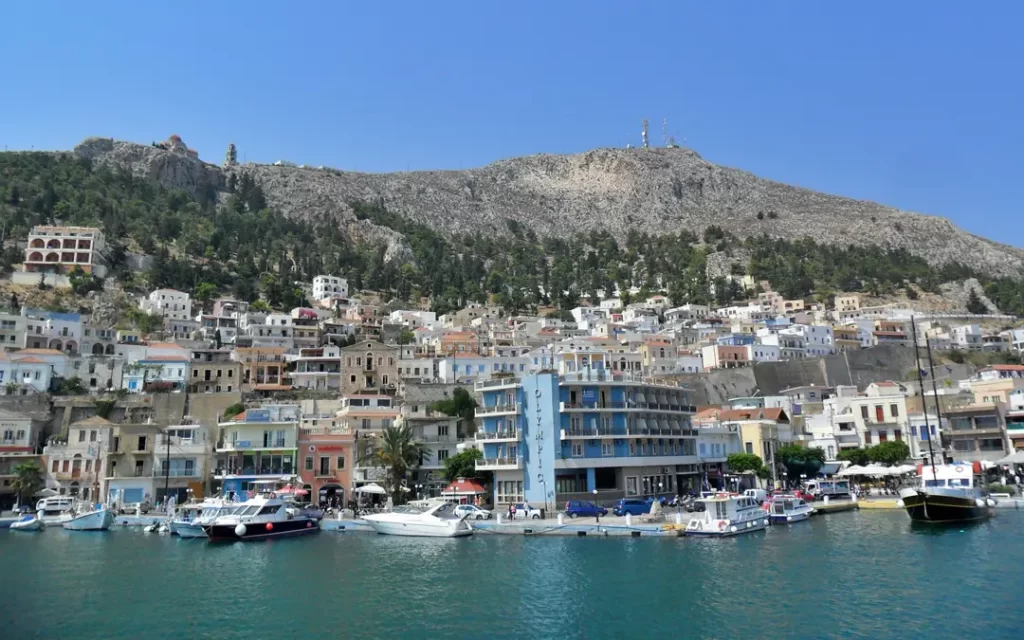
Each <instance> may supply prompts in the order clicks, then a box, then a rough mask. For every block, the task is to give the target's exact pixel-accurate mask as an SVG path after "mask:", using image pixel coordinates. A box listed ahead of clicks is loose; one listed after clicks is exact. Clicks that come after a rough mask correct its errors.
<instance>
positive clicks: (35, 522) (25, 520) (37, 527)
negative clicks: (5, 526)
mask: <svg viewBox="0 0 1024 640" xmlns="http://www.w3.org/2000/svg"><path fill="white" fill-rule="evenodd" d="M45 528H46V525H45V524H43V521H42V520H40V519H39V516H34V515H32V514H28V515H26V516H24V517H22V519H21V520H18V521H17V522H12V523H11V531H42V530H43V529H45Z"/></svg>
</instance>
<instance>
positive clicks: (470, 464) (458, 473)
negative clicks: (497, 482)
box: [444, 449, 484, 482]
mask: <svg viewBox="0 0 1024 640" xmlns="http://www.w3.org/2000/svg"><path fill="white" fill-rule="evenodd" d="M483 457H484V454H483V452H482V451H480V450H479V449H466V450H465V451H463V452H461V453H457V454H455V455H454V456H449V457H448V458H447V459H446V460H445V461H444V479H445V480H447V481H449V482H453V481H455V480H456V479H457V478H479V477H481V474H482V472H478V471H477V470H476V461H477V460H480V459H481V458H483Z"/></svg>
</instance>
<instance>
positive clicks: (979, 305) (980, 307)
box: [967, 289, 988, 313]
mask: <svg viewBox="0 0 1024 640" xmlns="http://www.w3.org/2000/svg"><path fill="white" fill-rule="evenodd" d="M967 312H968V313H988V307H986V306H985V303H984V302H982V301H981V298H980V297H978V292H977V291H975V290H974V289H971V292H970V294H968V296H967Z"/></svg>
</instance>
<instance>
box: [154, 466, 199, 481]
mask: <svg viewBox="0 0 1024 640" xmlns="http://www.w3.org/2000/svg"><path fill="white" fill-rule="evenodd" d="M199 475H200V473H199V469H198V468H197V467H193V468H191V469H187V468H186V469H171V471H170V473H168V472H167V470H165V469H159V470H154V471H153V477H154V478H165V477H168V478H198V477H199Z"/></svg>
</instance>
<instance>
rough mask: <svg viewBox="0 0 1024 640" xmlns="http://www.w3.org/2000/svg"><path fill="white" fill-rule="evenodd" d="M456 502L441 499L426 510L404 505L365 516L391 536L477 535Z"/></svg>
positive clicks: (380, 530) (374, 526)
mask: <svg viewBox="0 0 1024 640" xmlns="http://www.w3.org/2000/svg"><path fill="white" fill-rule="evenodd" d="M455 506H456V505H454V504H452V503H450V502H441V503H439V504H435V505H434V506H432V507H429V508H428V509H427V510H426V511H423V510H421V509H418V508H416V507H410V506H402V507H396V508H395V509H393V510H391V511H388V512H385V513H377V514H374V515H369V516H364V517H363V520H365V521H366V522H367V523H368V524H369V525H370V526H371V527H373V530H374V531H376V532H377V533H382V534H385V535H389V536H414V537H427V538H458V537H461V536H469V535H473V527H471V526H470V525H469V523H468V522H466V520H465V517H464V516H460V515H458V514H456V512H455Z"/></svg>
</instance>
